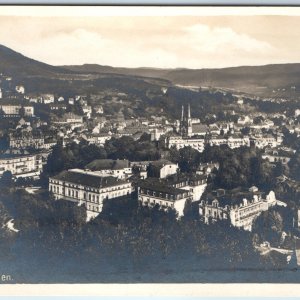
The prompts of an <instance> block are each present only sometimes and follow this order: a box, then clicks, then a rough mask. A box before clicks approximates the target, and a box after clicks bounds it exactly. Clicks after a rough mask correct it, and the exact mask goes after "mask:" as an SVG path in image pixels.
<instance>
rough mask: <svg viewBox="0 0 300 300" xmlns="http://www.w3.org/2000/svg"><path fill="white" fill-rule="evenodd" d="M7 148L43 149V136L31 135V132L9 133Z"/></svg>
mask: <svg viewBox="0 0 300 300" xmlns="http://www.w3.org/2000/svg"><path fill="white" fill-rule="evenodd" d="M9 148H16V149H25V148H35V149H44V137H43V136H42V135H33V134H31V133H22V134H20V135H16V134H10V135H9Z"/></svg>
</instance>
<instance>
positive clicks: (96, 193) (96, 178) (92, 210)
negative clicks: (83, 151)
mask: <svg viewBox="0 0 300 300" xmlns="http://www.w3.org/2000/svg"><path fill="white" fill-rule="evenodd" d="M49 191H50V192H52V193H53V195H54V197H55V199H64V200H68V201H72V202H75V203H78V205H84V206H85V207H86V210H87V213H88V217H89V218H90V217H96V216H97V215H98V214H99V213H100V212H101V211H102V207H103V201H104V200H105V199H114V198H118V197H122V196H125V195H129V194H131V192H132V186H131V183H130V182H128V181H126V180H120V179H118V178H116V177H113V176H105V177H104V176H100V175H99V174H96V173H95V172H91V171H85V170H80V169H72V170H68V171H63V172H61V173H60V174H58V175H56V176H53V177H50V178H49Z"/></svg>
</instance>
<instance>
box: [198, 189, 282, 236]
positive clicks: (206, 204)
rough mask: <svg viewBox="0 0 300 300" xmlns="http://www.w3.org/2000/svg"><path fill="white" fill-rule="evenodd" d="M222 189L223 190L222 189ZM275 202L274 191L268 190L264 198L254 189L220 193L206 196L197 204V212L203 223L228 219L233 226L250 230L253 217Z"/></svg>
mask: <svg viewBox="0 0 300 300" xmlns="http://www.w3.org/2000/svg"><path fill="white" fill-rule="evenodd" d="M223 191H224V190H223ZM276 204H277V200H276V197H275V193H274V192H273V191H270V193H269V194H268V195H267V197H266V199H263V198H262V194H261V193H260V192H259V191H258V190H257V188H256V189H252V190H251V189H249V192H247V193H242V194H239V195H228V196H226V194H225V191H224V193H222V195H218V194H217V195H216V196H213V197H209V196H208V197H207V198H206V200H202V201H201V202H200V204H199V214H200V216H201V217H202V218H203V221H204V222H205V223H208V222H209V220H210V219H211V220H212V221H217V220H226V219H228V220H230V222H231V224H232V225H233V226H235V227H238V228H242V229H244V230H248V231H251V230H252V224H253V221H254V219H255V218H256V217H257V216H259V215H260V214H261V213H262V212H263V211H266V210H268V209H269V208H270V207H271V206H274V205H276Z"/></svg>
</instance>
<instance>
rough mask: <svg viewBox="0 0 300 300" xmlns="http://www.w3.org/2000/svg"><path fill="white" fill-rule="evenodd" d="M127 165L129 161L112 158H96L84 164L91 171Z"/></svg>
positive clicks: (126, 166)
mask: <svg viewBox="0 0 300 300" xmlns="http://www.w3.org/2000/svg"><path fill="white" fill-rule="evenodd" d="M128 167H129V161H128V160H127V159H124V160H119V159H117V160H113V159H96V160H93V161H92V162H90V163H89V164H87V165H86V168H88V169H90V170H92V171H99V170H108V169H110V170H120V169H124V168H128Z"/></svg>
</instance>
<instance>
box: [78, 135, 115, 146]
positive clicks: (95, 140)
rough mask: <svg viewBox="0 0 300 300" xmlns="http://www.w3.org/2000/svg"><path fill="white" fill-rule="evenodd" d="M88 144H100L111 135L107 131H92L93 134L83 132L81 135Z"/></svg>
mask: <svg viewBox="0 0 300 300" xmlns="http://www.w3.org/2000/svg"><path fill="white" fill-rule="evenodd" d="M82 137H83V138H84V139H85V140H86V141H88V142H89V144H94V145H98V146H102V145H104V144H105V142H106V141H108V140H110V139H111V135H109V134H108V133H93V134H84V135H83V136H82Z"/></svg>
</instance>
